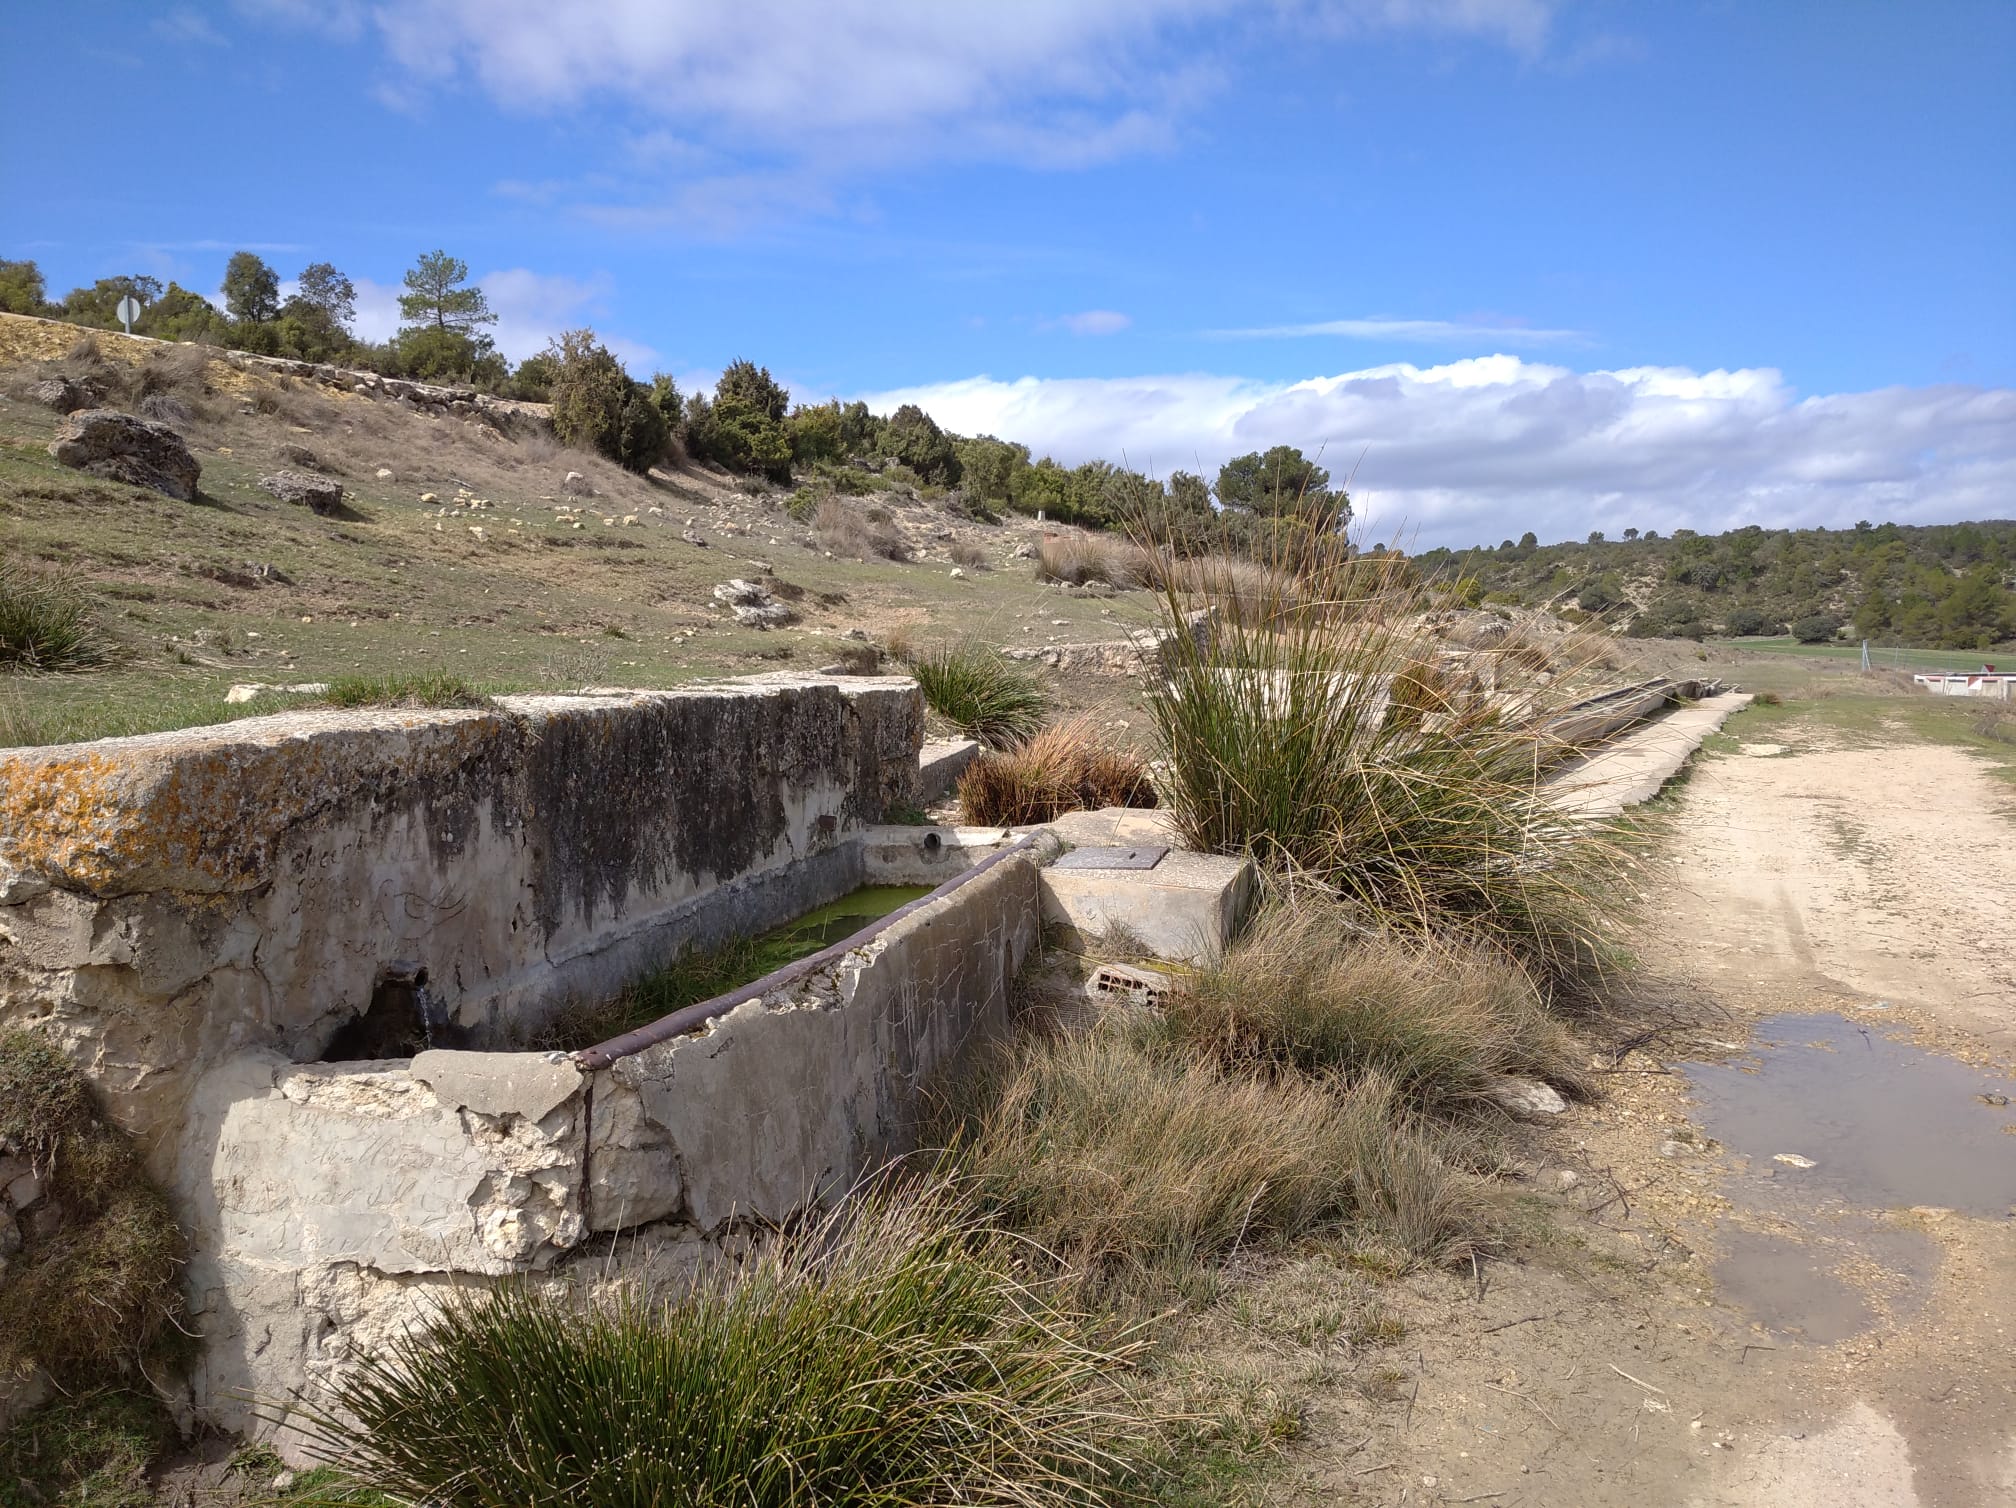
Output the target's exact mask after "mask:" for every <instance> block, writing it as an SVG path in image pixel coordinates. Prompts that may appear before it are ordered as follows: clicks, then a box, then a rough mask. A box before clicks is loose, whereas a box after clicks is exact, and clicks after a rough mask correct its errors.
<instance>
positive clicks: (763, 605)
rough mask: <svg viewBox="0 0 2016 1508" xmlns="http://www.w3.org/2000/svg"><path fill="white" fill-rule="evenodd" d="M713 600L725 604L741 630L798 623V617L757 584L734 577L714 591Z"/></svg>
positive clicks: (768, 590)
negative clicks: (740, 626)
mask: <svg viewBox="0 0 2016 1508" xmlns="http://www.w3.org/2000/svg"><path fill="white" fill-rule="evenodd" d="M714 600H715V601H716V602H721V603H725V604H726V605H727V607H728V609H729V611H731V612H733V613H734V614H735V621H736V622H737V623H739V624H741V625H742V626H743V627H744V628H779V627H782V626H783V625H784V624H786V623H795V622H797V621H798V615H797V614H796V613H794V612H793V611H792V610H791V609H790V608H788V607H786V606H785V605H784V604H783V603H781V602H779V601H778V600H777V599H776V598H775V597H773V596H772V595H771V593H770V588H769V587H767V586H765V585H763V583H762V582H760V581H744V580H743V579H742V578H741V577H739V576H738V577H736V578H735V579H734V580H732V581H724V582H722V583H721V585H719V586H717V587H715V588H714Z"/></svg>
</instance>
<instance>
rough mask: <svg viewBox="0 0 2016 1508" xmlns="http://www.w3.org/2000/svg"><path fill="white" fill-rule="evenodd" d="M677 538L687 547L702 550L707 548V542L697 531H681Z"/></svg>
mask: <svg viewBox="0 0 2016 1508" xmlns="http://www.w3.org/2000/svg"><path fill="white" fill-rule="evenodd" d="M679 537H680V538H681V539H683V540H685V541H686V543H687V544H689V545H698V546H699V547H700V548H701V549H703V550H704V549H706V548H707V541H706V539H705V537H704V536H703V535H702V534H701V533H700V531H699V530H698V529H686V530H682V531H681V533H680V535H679Z"/></svg>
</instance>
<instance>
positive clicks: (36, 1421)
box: [0, 1387, 175, 1508]
mask: <svg viewBox="0 0 2016 1508" xmlns="http://www.w3.org/2000/svg"><path fill="white" fill-rule="evenodd" d="M174 1439H175V1426H174V1423H173V1421H172V1420H170V1419H169V1417H168V1411H167V1409H165V1408H164V1407H162V1405H161V1401H160V1400H159V1399H158V1398H156V1397H155V1396H154V1395H153V1394H152V1393H148V1392H141V1391H136V1390H128V1389H125V1388H117V1387H94V1388H90V1389H87V1390H85V1391H82V1392H77V1393H73V1394H71V1395H69V1396H68V1397H64V1396H60V1395H59V1396H58V1397H56V1398H54V1399H52V1400H51V1401H50V1402H48V1403H45V1404H44V1405H42V1407H40V1408H38V1409H36V1410H34V1411H33V1412H32V1413H30V1414H28V1415H27V1416H26V1417H24V1418H21V1419H17V1420H16V1421H15V1422H14V1424H13V1427H12V1428H10V1429H8V1430H6V1431H4V1432H0V1508H51V1505H55V1504H61V1505H63V1508H151V1505H152V1504H153V1503H154V1500H155V1499H154V1490H153V1488H152V1486H151V1485H150V1484H149V1482H148V1475H147V1474H148V1470H149V1468H150V1467H151V1465H152V1464H153V1461H154V1458H155V1457H156V1456H157V1455H158V1454H160V1452H161V1451H162V1450H163V1449H164V1448H166V1447H167V1446H168V1445H169V1444H171V1443H172V1442H173V1441H174Z"/></svg>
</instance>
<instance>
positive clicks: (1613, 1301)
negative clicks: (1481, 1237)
mask: <svg viewBox="0 0 2016 1508" xmlns="http://www.w3.org/2000/svg"><path fill="white" fill-rule="evenodd" d="M1789 710H1790V709H1788V712H1789ZM1729 735H1730V736H1728V737H1726V738H1724V739H1720V740H1718V741H1717V743H1718V744H1719V745H1721V747H1720V748H1719V750H1718V751H1714V752H1710V753H1707V754H1705V755H1704V756H1703V757H1702V759H1701V760H1700V762H1699V763H1698V765H1697V767H1696V768H1695V770H1694V771H1693V773H1692V774H1691V776H1690V777H1689V778H1688V780H1687V781H1686V782H1685V784H1684V785H1683V786H1681V787H1679V788H1677V789H1676V790H1675V791H1674V792H1673V793H1672V794H1670V795H1669V796H1668V797H1667V798H1665V802H1664V803H1663V804H1664V805H1666V806H1667V807H1669V808H1670V817H1671V820H1672V823H1673V832H1672V836H1671V841H1670V848H1669V852H1670V853H1671V855H1672V858H1673V870H1672V873H1671V875H1670V877H1669V880H1668V886H1669V887H1670V888H1669V889H1668V890H1667V891H1666V893H1665V894H1663V895H1661V896H1659V897H1657V898H1655V900H1656V904H1655V905H1654V906H1653V907H1652V908H1651V914H1650V918H1649V920H1650V923H1651V930H1650V931H1649V932H1648V934H1647V935H1646V936H1645V937H1644V938H1643V940H1642V941H1641V943H1640V953H1641V957H1642V958H1643V961H1644V963H1645V966H1646V971H1645V978H1644V981H1643V984H1642V991H1643V993H1644V995H1645V996H1646V1006H1647V1011H1648V1015H1647V1019H1646V1022H1645V1031H1644V1032H1642V1033H1637V1034H1634V1035H1635V1036H1636V1037H1637V1038H1638V1040H1637V1041H1636V1043H1635V1045H1632V1040H1631V1039H1630V1038H1627V1039H1626V1040H1625V1041H1624V1042H1622V1043H1620V1044H1618V1045H1619V1046H1623V1047H1628V1048H1629V1050H1628V1051H1625V1052H1623V1053H1622V1054H1621V1055H1606V1056H1605V1057H1603V1059H1602V1060H1601V1066H1603V1067H1604V1068H1605V1069H1606V1070H1609V1071H1607V1072H1606V1073H1605V1075H1604V1083H1605V1086H1606V1091H1607V1093H1606V1097H1605V1098H1604V1100H1603V1101H1602V1102H1600V1103H1597V1104H1593V1105H1582V1106H1576V1107H1572V1108H1571V1109H1570V1110H1569V1111H1568V1112H1567V1113H1566V1114H1565V1115H1563V1116H1562V1117H1561V1118H1560V1122H1559V1123H1558V1124H1556V1125H1552V1126H1549V1127H1547V1128H1545V1129H1541V1130H1536V1131H1535V1132H1534V1133H1533V1134H1532V1137H1531V1139H1530V1142H1529V1144H1528V1146H1527V1148H1526V1156H1527V1163H1526V1166H1525V1168H1524V1172H1525V1173H1526V1178H1525V1180H1524V1181H1523V1182H1522V1183H1521V1185H1520V1186H1521V1187H1522V1188H1524V1189H1526V1190H1528V1191H1530V1192H1528V1193H1527V1194H1526V1195H1525V1196H1524V1197H1523V1198H1522V1200H1521V1203H1522V1204H1523V1205H1524V1206H1525V1207H1526V1208H1527V1210H1528V1212H1529V1214H1530V1215H1531V1217H1532V1218H1531V1219H1530V1220H1529V1221H1528V1222H1527V1225H1528V1228H1529V1230H1530V1232H1531V1239H1530V1241H1529V1242H1528V1244H1527V1245H1526V1247H1525V1249H1524V1250H1523V1251H1522V1252H1521V1254H1520V1256H1519V1258H1518V1260H1515V1261H1499V1262H1490V1263H1485V1264H1483V1265H1482V1266H1480V1267H1479V1269H1478V1270H1477V1271H1475V1272H1474V1273H1473V1272H1468V1271H1466V1272H1463V1273H1459V1274H1435V1275H1430V1276H1426V1277H1418V1278H1414V1279H1409V1280H1407V1281H1405V1282H1402V1283H1399V1284H1395V1285H1392V1286H1391V1287H1389V1288H1388V1289H1387V1290H1386V1291H1385V1294H1384V1303H1385V1306H1386V1308H1387V1310H1388V1311H1389V1312H1391V1313H1392V1314H1393V1315H1395V1316H1396V1317H1398V1318H1399V1319H1401V1320H1403V1321H1404V1322H1405V1324H1406V1325H1407V1329H1408V1334H1407V1338H1406V1340H1405V1341H1404V1342H1402V1343H1401V1344H1400V1345H1398V1346H1396V1347H1390V1348H1384V1349H1379V1348H1366V1349H1364V1350H1362V1351H1354V1350H1353V1348H1352V1347H1351V1346H1350V1345H1349V1344H1348V1341H1347V1340H1345V1339H1340V1338H1338V1337H1323V1338H1316V1339H1312V1338H1311V1336H1310V1334H1309V1333H1308V1332H1307V1331H1306V1329H1305V1331H1304V1332H1303V1333H1302V1334H1299V1335H1298V1334H1296V1333H1293V1332H1292V1330H1284V1331H1282V1332H1281V1333H1279V1334H1277V1335H1275V1336H1273V1337H1271V1338H1268V1337H1265V1336H1264V1334H1263V1331H1262V1330H1260V1329H1256V1328H1250V1327H1249V1328H1248V1330H1247V1331H1246V1332H1245V1333H1244V1335H1243V1336H1242V1337H1241V1338H1239V1339H1238V1340H1236V1341H1231V1342H1228V1344H1227V1350H1228V1351H1230V1352H1231V1353H1233V1355H1234V1357H1235V1358H1236V1360H1235V1365H1243V1366H1244V1368H1245V1369H1246V1370H1247V1371H1249V1372H1250V1374H1251V1375H1252V1376H1253V1377H1254V1378H1255V1379H1256V1380H1259V1381H1261V1382H1262V1383H1263V1384H1264V1385H1268V1386H1274V1387H1278V1388H1280V1389H1283V1390H1284V1391H1287V1392H1293V1393H1296V1394H1298V1395H1299V1396H1300V1397H1302V1398H1304V1399H1306V1404H1305V1407H1304V1419H1303V1426H1302V1431H1303V1438H1302V1443H1301V1444H1299V1445H1297V1446H1296V1447H1294V1448H1293V1451H1292V1457H1293V1466H1292V1469H1291V1471H1290V1473H1289V1474H1288V1476H1287V1477H1286V1478H1284V1479H1282V1480H1280V1481H1279V1482H1278V1483H1277V1484H1276V1486H1275V1489H1274V1492H1273V1500H1274V1501H1280V1502H1309V1503H1316V1502H1339V1501H1342V1502H1363V1503H1379V1504H1403V1503H1404V1504H1429V1503H1464V1502H1480V1503H1481V1502H1488V1503H1492V1504H1495V1505H1499V1508H1515V1505H1541V1504H1550V1505H1552V1504H1559V1505H1602V1504H1619V1505H1626V1504H1628V1505H1631V1508H1667V1505H1671V1508H1767V1505H1768V1508H1863V1505H1867V1508H1890V1505H1897V1508H1921V1505H1922V1508H1976V1505H1989V1504H1999V1503H2007V1502H2016V1206H2012V1203H2011V1201H2012V1200H2016V1108H2012V1106H2011V1103H2010V1101H2016V1085H2012V1084H2011V1082H2010V1081H2011V1080H2012V1079H2016V932H2012V926H2011V924H2012V920H2016V814H2012V809H2016V801H2012V799H2011V793H2010V789H2009V786H2008V785H2007V783H2006V782H2005V781H2003V780H2001V779H1997V778H1995V777H1994V776H1993V775H1992V774H1991V773H1989V770H1990V767H1989V765H1988V764H1986V763H1985V762H1984V761H1982V760H1981V759H1979V758H1977V757H1975V756H1974V755H1972V754H1970V753H1968V752H1965V751H1963V750H1960V749H1957V748H1953V747H1948V746H1942V745H1936V744H1930V743H1925V742H1920V741H1917V740H1916V739H1915V738H1914V737H1913V736H1912V735H1911V733H1910V731H1909V730H1908V729H1906V728H1905V727H1904V726H1903V725H1902V724H1901V723H1889V724H1885V723H1884V722H1883V721H1882V720H1881V719H1880V718H1879V719H1878V720H1877V723H1876V726H1874V727H1873V728H1871V727H1866V726H1864V727H1858V728H1854V729H1847V728H1844V727H1842V726H1841V724H1840V722H1839V720H1838V719H1833V718H1832V717H1831V715H1830V714H1828V713H1827V712H1826V711H1825V709H1824V704H1822V706H1821V707H1820V708H1819V709H1816V710H1813V711H1811V712H1807V711H1805V710H1803V709H1802V712H1801V713H1800V714H1799V715H1796V716H1788V715H1787V713H1774V712H1767V711H1766V710H1765V709H1758V710H1757V712H1755V713H1750V714H1743V715H1740V716H1739V717H1738V718H1737V719H1736V720H1734V721H1733V722H1732V723H1731V724H1730V727H1729ZM1746 740H1748V741H1747V742H1746ZM1613 1057H1614V1061H1613ZM1885 1127H1888V1128H1889V1129H1888V1131H1887V1132H1886V1131H1885V1129H1884V1128H1885ZM1781 1141H1782V1142H1783V1143H1784V1145H1782V1146H1781V1145H1778V1143H1779V1142H1781ZM1780 1154H1784V1155H1783V1156H1782V1157H1781V1156H1780ZM1319 1286H1320V1285H1319ZM1242 1351H1243V1353H1244V1354H1243V1355H1240V1354H1239V1353H1241V1352H1242Z"/></svg>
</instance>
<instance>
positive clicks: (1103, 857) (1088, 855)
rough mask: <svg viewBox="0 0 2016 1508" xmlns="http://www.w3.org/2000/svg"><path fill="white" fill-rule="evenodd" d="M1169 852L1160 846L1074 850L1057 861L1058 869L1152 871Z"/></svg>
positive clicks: (1147, 845) (1146, 845) (1141, 845)
mask: <svg viewBox="0 0 2016 1508" xmlns="http://www.w3.org/2000/svg"><path fill="white" fill-rule="evenodd" d="M1168 852H1169V850H1168V849H1167V848H1165V847H1163V846H1161V845H1160V844H1153V843H1149V844H1140V845H1137V846H1136V847H1133V848H1074V849H1072V850H1071V852H1069V853H1067V854H1065V855H1064V856H1063V857H1062V858H1060V859H1059V860H1058V861H1057V864H1056V867H1057V868H1059V869H1153V868H1154V867H1155V866H1156V865H1157V864H1160V863H1161V862H1162V860H1163V858H1164V857H1166V856H1167V854H1168Z"/></svg>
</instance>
